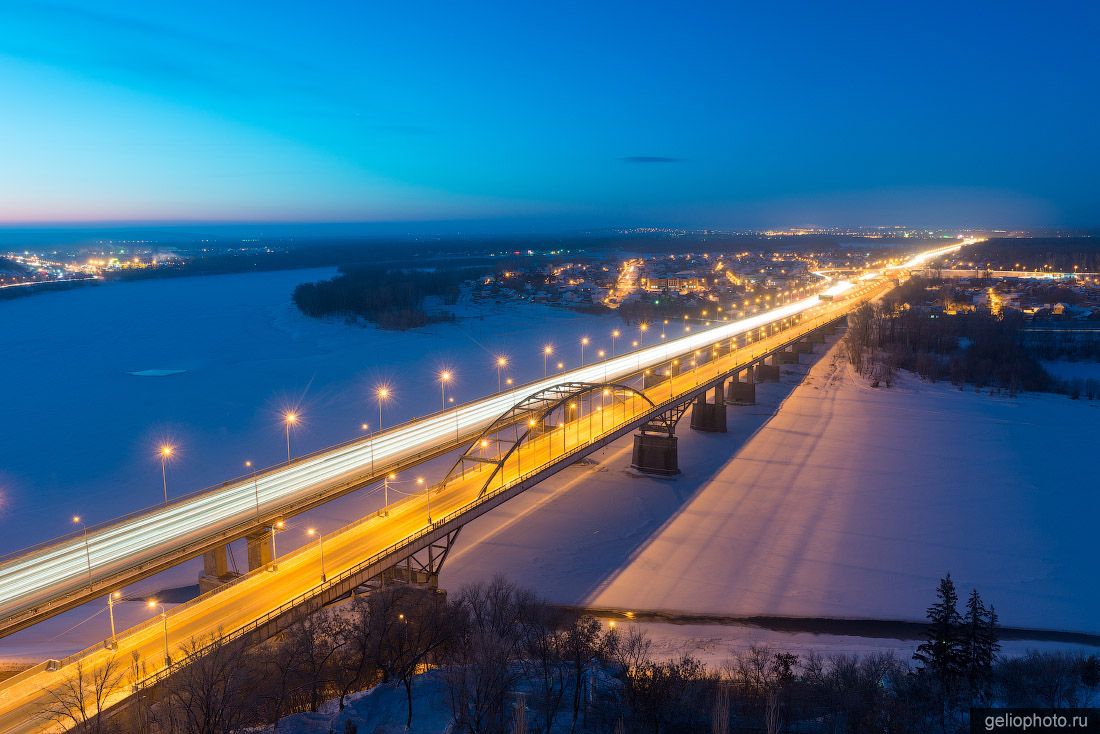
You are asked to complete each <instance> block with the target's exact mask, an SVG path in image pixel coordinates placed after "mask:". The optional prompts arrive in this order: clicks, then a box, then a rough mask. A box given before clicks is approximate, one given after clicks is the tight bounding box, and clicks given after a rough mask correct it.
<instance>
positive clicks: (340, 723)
mask: <svg viewBox="0 0 1100 734" xmlns="http://www.w3.org/2000/svg"><path fill="white" fill-rule="evenodd" d="M412 689H413V720H412V726H411V727H410V728H408V729H406V728H405V721H406V717H407V716H408V708H407V707H408V703H407V701H406V698H405V689H404V687H402V686H401V685H400V684H398V685H389V684H386V685H378V686H375V687H374V688H370V689H368V690H366V691H362V692H360V693H355V694H352V695H351V696H349V697H348V699H347V702H346V704H345V706H344V710H343V711H340V710H339V709H340V707H339V702H338V701H337V700H335V699H334V700H331V701H326V702H325V703H324V704H323V705H322V706H321V707H320V710H319V711H317V712H312V713H311V712H306V713H301V714H293V715H291V716H286V717H284V718H282V719H280V720H279V734H329V732H342V731H344V722H345V721H352V722H354V723H355V725H356V727H357V730H358V731H359V732H362V734H398V733H399V732H400V734H443V733H444V732H448V731H450V728H451V720H452V717H451V711H450V707H449V705H448V703H447V701H448V699H447V688H446V684H445V682H444V680H443V673H442V671H440V670H430V671H428V672H427V673H423V674H421V675H418V676H416V677H415V678H413V681H412ZM257 731H260V732H264V733H265V734H267V733H268V732H273V731H274V728H273V727H267V728H265V729H259V730H257Z"/></svg>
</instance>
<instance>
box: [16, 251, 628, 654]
mask: <svg viewBox="0 0 1100 734" xmlns="http://www.w3.org/2000/svg"><path fill="white" fill-rule="evenodd" d="M334 273H335V271H334V270H333V269H328V268H325V269H313V270H298V271H284V272H273V273H250V274H236V275H222V276H211V277H194V278H172V279H164V280H148V281H136V282H131V283H114V284H106V285H101V286H96V287H89V288H80V289H74V290H70V291H59V292H55V293H46V294H42V295H39V296H36V297H34V298H24V299H16V300H14V301H8V302H5V303H2V304H0V345H2V347H0V348H2V354H3V358H2V359H0V384H2V385H4V390H3V397H2V401H3V402H2V405H3V421H2V423H0V554H3V553H8V552H12V551H16V550H18V549H20V548H23V547H26V546H28V545H31V544H33V543H37V542H41V541H44V540H48V539H52V538H54V537H57V536H59V535H62V534H65V533H69V532H72V531H73V530H74V526H73V524H72V523H71V517H72V516H73V515H74V514H79V515H81V516H82V518H83V519H85V520H86V521H87V522H88V523H89V524H95V523H99V522H103V521H106V520H109V519H111V518H114V517H118V516H120V515H122V514H125V513H128V512H132V511H135V510H138V509H141V508H144V507H147V506H150V505H152V504H155V503H157V502H159V501H160V500H161V497H162V487H161V475H160V462H159V458H158V457H157V455H156V446H157V444H158V443H159V442H160V441H162V440H164V439H168V440H171V441H172V442H173V443H174V444H175V446H176V452H175V456H174V458H173V460H172V462H171V463H170V464H169V465H168V491H169V494H170V495H171V496H179V495H181V494H184V493H187V492H191V491H195V490H198V489H201V488H203V487H206V486H210V485H214V484H217V483H220V482H222V481H224V480H226V479H229V478H231V477H234V476H240V475H242V474H244V473H245V472H246V471H247V470H246V468H245V467H244V462H245V460H250V461H252V462H253V464H254V465H255V466H257V467H263V466H266V465H270V464H274V463H276V462H279V461H280V460H283V459H285V456H286V454H285V451H286V445H285V442H284V434H283V425H282V423H281V410H282V409H283V408H285V407H287V406H295V407H297V408H298V410H299V412H300V413H301V415H302V425H301V428H300V429H298V430H296V431H295V432H294V434H293V435H292V441H293V450H294V453H295V454H300V453H305V452H308V451H312V450H316V449H320V448H323V447H325V446H329V445H332V444H334V443H337V442H339V441H343V440H346V439H348V438H352V437H354V436H356V435H357V434H360V432H361V428H360V426H361V424H362V423H364V422H367V423H369V424H370V425H371V426H372V427H374V426H376V424H377V420H378V406H377V403H376V402H375V401H374V398H373V387H374V386H375V385H376V384H378V383H379V382H382V381H386V382H389V383H390V384H391V385H392V388H393V399H392V400H390V401H389V402H388V403H387V405H386V406H385V410H384V421H385V425H394V424H396V423H398V422H400V421H404V420H407V419H409V418H412V417H414V416H416V415H422V414H425V413H429V412H432V411H435V410H438V409H439V405H440V392H439V383H438V382H437V381H436V374H437V373H438V371H439V369H440V368H441V367H443V366H447V367H448V368H450V369H451V371H452V372H453V373H454V379H453V381H452V382H451V383H450V384H449V385H448V386H447V395H448V397H454V398H455V399H456V400H457V401H459V402H461V401H465V400H469V399H472V398H475V397H479V396H481V395H483V394H485V393H486V392H488V391H490V390H493V389H495V387H496V370H495V367H494V366H493V361H494V358H495V355H497V354H506V355H508V356H509V359H510V370H511V371H510V374H511V376H513V377H514V378H515V379H516V380H517V382H525V381H527V380H530V379H534V378H536V377H541V375H542V348H543V345H544V344H546V343H547V342H551V343H554V344H555V345H556V347H557V349H556V354H555V358H556V359H560V360H562V361H564V362H565V363H566V364H568V365H569V366H576V362H577V358H578V349H579V347H578V346H577V340H578V339H579V337H580V336H581V335H582V334H587V335H590V337H591V339H592V345H593V347H592V348H603V349H610V346H611V344H610V341H611V337H610V332H611V330H612V329H613V328H616V327H621V321H620V320H619V318H618V317H617V316H614V315H601V316H596V315H586V314H578V313H576V312H572V311H568V310H565V309H560V308H552V307H548V306H537V305H531V304H508V303H505V304H490V305H480V304H473V303H460V304H459V306H458V308H457V310H458V312H459V316H460V319H459V321H458V322H457V323H447V324H436V325H432V326H428V327H424V328H421V329H415V330H411V331H406V332H393V331H382V330H379V329H376V328H373V327H370V326H361V325H349V324H347V323H345V322H344V321H343V320H339V319H334V320H328V321H321V320H316V319H310V318H307V317H305V316H303V315H302V314H300V313H299V312H298V310H297V309H296V308H295V307H294V305H293V304H292V303H291V301H290V296H291V292H292V291H293V289H294V286H295V285H297V284H298V283H302V282H306V281H313V280H318V279H322V278H328V277H331V276H332V275H333V274H334ZM535 325H537V326H535ZM551 369H553V363H552V364H551ZM442 463H444V462H442V461H441V462H436V464H435V465H432V466H428V467H426V468H425V470H424V471H425V472H426V473H427V472H430V471H431V470H432V469H433V468H434V469H436V470H437V471H439V470H440V469H439V467H440V466H441V465H442ZM448 467H449V464H448V465H447V466H443V467H442V470H443V471H445V470H446V468H448ZM428 476H431V475H430V474H428ZM401 488H402V487H401V485H397V489H401ZM376 504H377V499H376V496H375V493H374V492H372V491H360V492H357V493H355V494H352V495H349V496H347V497H345V498H342V499H341V500H338V501H335V502H331V503H329V504H327V505H325V506H324V507H322V508H319V509H318V510H316V511H314V512H311V513H309V514H308V516H302V517H300V518H295V523H293V524H291V527H290V529H289V531H288V532H286V533H284V534H282V535H281V536H280V538H279V548H280V551H282V550H288V549H290V548H291V547H293V546H296V545H299V544H301V543H302V542H304V541H305V540H306V536H305V534H304V530H303V527H304V526H305V525H306V524H309V525H312V526H314V527H317V528H319V529H320V530H322V531H323V532H328V531H331V530H334V529H336V528H337V527H339V526H341V525H344V524H346V523H348V522H351V521H353V520H355V519H357V518H359V517H361V516H362V515H364V514H366V513H368V512H370V511H371V510H372V509H374V507H375V506H376ZM307 517H308V519H306V518H307ZM299 526H302V527H299ZM234 550H235V556H236V558H237V560H238V563H240V564H241V565H243V564H244V552H243V546H242V547H238V548H235V549H234ZM199 568H200V561H198V560H194V561H191V562H189V563H185V564H182V565H180V566H178V567H176V568H173V569H171V570H169V571H166V572H164V573H162V574H158V575H157V576H155V577H152V578H150V579H146V580H144V581H142V582H139V583H137V584H135V585H133V586H131V587H129V588H127V589H125V590H124V593H125V594H126V595H127V596H128V597H131V598H133V599H134V601H130V602H123V603H121V604H120V605H118V606H117V607H116V609H115V612H116V621H117V622H118V625H119V626H120V627H122V626H124V625H125V624H132V623H136V622H137V621H139V620H142V619H144V618H145V617H146V616H147V615H148V610H147V609H145V607H144V605H143V604H142V603H141V602H140V599H141V598H142V597H143V596H147V595H151V594H152V593H154V592H160V591H161V590H162V589H164V588H166V587H183V586H190V585H193V584H195V583H196V580H197V578H198V573H199ZM106 617H107V613H106V602H105V600H104V602H103V603H102V604H92V605H86V606H84V607H81V608H79V609H75V610H72V611H70V612H67V613H65V614H62V615H59V616H58V617H55V618H53V619H50V620H47V621H46V622H43V623H41V624H39V625H36V626H35V627H33V628H30V629H28V630H24V631H23V632H20V633H17V634H16V635H13V636H9V637H6V638H4V639H3V640H2V641H0V657H3V658H5V659H12V658H16V659H35V660H40V659H42V658H43V657H45V656H47V655H49V656H54V657H57V656H62V655H65V654H68V653H70V652H74V651H76V650H79V649H81V648H83V647H85V646H87V645H90V644H94V643H95V642H97V641H100V640H103V639H105V638H106V637H107V636H108V634H109V624H108V621H107V619H106ZM124 620H125V621H124Z"/></svg>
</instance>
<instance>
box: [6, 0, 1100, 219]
mask: <svg viewBox="0 0 1100 734" xmlns="http://www.w3.org/2000/svg"><path fill="white" fill-rule="evenodd" d="M578 21H580V22H578ZM1098 29H1100V11H1098V10H1097V8H1096V7H1095V6H1090V5H1086V4H1083V3H1066V4H1064V5H1063V8H1062V12H1059V13H1052V12H1049V11H1047V10H1045V9H1040V8H1036V7H1031V6H1029V5H1027V4H1024V3H1013V4H1007V5H1006V4H997V5H989V6H968V7H965V8H959V7H957V6H956V5H954V4H949V3H934V4H931V5H923V6H921V7H919V8H908V7H902V6H897V7H893V6H891V7H879V6H868V7H866V8H864V7H862V6H859V5H856V6H853V7H850V8H842V9H837V8H822V7H819V6H817V5H816V4H814V3H800V4H798V5H797V6H795V7H794V8H785V9H782V10H779V9H771V8H764V7H758V8H736V9H735V8H714V7H710V6H709V5H706V4H698V5H690V6H686V7H678V8H676V9H675V10H673V9H670V8H666V7H663V6H659V5H643V6H637V5H636V4H630V5H627V4H624V3H611V4H609V5H608V6H606V7H601V8H599V9H591V8H589V9H586V10H585V11H584V14H583V15H579V14H578V13H571V12H567V11H560V10H556V9H545V8H516V7H512V6H508V5H488V6H484V7H479V8H456V7H449V6H444V5H440V6H437V7H434V8H432V9H430V12H427V13H424V12H413V11H410V10H407V9H401V8H384V9H367V8H361V7H359V6H357V5H355V4H350V3H345V4H337V5H334V6H331V7H330V8H329V9H328V11H327V12H326V13H325V14H323V15H318V14H317V13H315V12H313V10H312V9H308V8H297V7H282V8H279V12H276V13H258V12H256V11H255V10H254V8H253V6H249V5H242V6H235V7H233V8H228V9H227V8H224V7H223V6H221V5H218V4H216V3H210V2H200V3H196V4H193V5H191V6H188V9H187V12H183V11H180V10H176V9H173V8H166V7H159V6H148V5H143V4H139V3H136V2H130V1H129V0H115V1H113V2H109V3H104V4H102V5H99V6H97V9H95V10H91V9H84V8H79V7H76V6H65V5H57V4H50V3H38V2H30V1H25V0H24V1H18V0H17V2H14V3H9V4H6V5H5V6H4V7H3V8H0V59H3V63H2V64H0V85H2V86H3V87H4V88H5V90H6V93H5V97H6V99H7V100H8V101H9V102H10V104H9V105H8V113H7V114H6V115H5V116H4V119H3V120H0V156H2V157H3V159H4V160H5V165H6V169H7V171H6V173H7V175H6V176H5V177H4V179H3V181H0V200H2V201H4V202H5V204H4V206H3V208H2V209H0V226H4V227H20V226H22V227H43V226H45V227H50V226H68V225H72V226H89V225H90V224H93V223H94V225H95V226H102V227H113V226H118V224H119V223H120V222H124V223H126V226H135V227H148V226H213V225H212V224H211V223H215V222H217V223H220V224H222V225H229V224H231V223H245V224H247V223H257V222H266V223H268V224H267V225H264V226H276V225H287V226H296V223H305V224H308V223H312V226H328V225H329V224H331V225H337V223H343V226H347V225H346V223H349V222H355V223H359V224H358V225H357V226H362V227H381V228H386V227H396V228H402V227H403V228H412V229H417V230H423V231H437V230H439V229H448V228H451V229H462V230H465V231H471V232H485V231H491V232H503V231H505V230H509V229H510V230H512V231H515V232H534V231H540V232H543V231H551V232H561V231H575V230H583V229H591V228H598V229H606V228H614V227H621V226H638V227H668V228H684V229H703V228H714V229H762V228H766V227H771V226H789V225H792V224H795V223H810V222H812V223H815V224H816V225H817V226H821V227H836V226H854V225H852V222H908V223H916V224H919V225H921V226H924V225H925V224H927V225H930V226H931V227H932V228H960V227H973V228H993V227H995V228H1005V229H1031V228H1070V229H1091V228H1095V227H1097V226H1098V225H1100V220H1098V219H1097V213H1096V212H1097V211H1098V207H1097V203H1098V199H1100V191H1098V189H1097V183H1096V180H1095V176H1094V175H1093V172H1094V171H1095V170H1096V169H1097V167H1098V166H1100V146H1098V145H1097V144H1096V141H1095V139H1094V136H1093V135H1092V131H1091V128H1090V124H1091V120H1093V119H1095V118H1096V116H1097V113H1098V112H1100V101H1098V100H1097V98H1096V97H1095V95H1093V94H1092V93H1091V91H1092V90H1093V89H1095V87H1096V82H1097V72H1096V71H1095V70H1096V69H1100V51H1098V49H1097V47H1096V46H1095V44H1093V43H1091V38H1092V37H1093V36H1094V35H1095V32H1096V31H1097V30H1098ZM1023 49H1026V52H1025V51H1023ZM441 223H446V224H441ZM624 223H627V224H624Z"/></svg>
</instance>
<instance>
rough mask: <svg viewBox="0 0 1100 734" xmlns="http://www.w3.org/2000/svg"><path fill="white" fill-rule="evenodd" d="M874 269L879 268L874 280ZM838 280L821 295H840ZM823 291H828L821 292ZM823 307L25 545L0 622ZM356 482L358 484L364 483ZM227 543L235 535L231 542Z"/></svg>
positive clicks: (609, 363)
mask: <svg viewBox="0 0 1100 734" xmlns="http://www.w3.org/2000/svg"><path fill="white" fill-rule="evenodd" d="M963 244H969V242H963V243H960V244H957V245H952V246H949V247H946V248H938V249H936V250H931V251H928V252H926V253H921V254H919V255H917V256H915V257H914V258H912V259H911V260H909V261H908V262H907V263H906V264H904V265H901V266H894V268H893V269H897V268H905V267H914V266H915V265H917V264H921V263H923V262H925V261H926V260H927V259H930V258H933V257H937V256H939V255H942V254H945V253H947V252H951V251H954V250H956V249H958V248H959V247H961V246H963ZM882 272H883V271H879V273H880V274H881V273H882ZM854 287H855V286H854V285H853V284H852V283H850V282H847V281H844V282H840V283H837V284H835V285H833V286H831V287H830V289H829V291H834V290H835V291H837V292H838V294H842V293H846V292H848V291H850V290H851V289H852V288H854ZM826 292H828V291H826ZM826 307H827V304H825V303H824V302H823V301H822V300H821V299H820V298H819V297H818V296H817V295H814V296H811V297H809V298H804V299H801V300H799V301H795V302H792V303H788V304H786V305H784V306H780V307H778V308H774V309H772V310H770V311H766V312H764V313H761V314H757V315H755V316H750V317H747V318H744V319H741V320H739V321H735V322H729V323H721V324H719V325H716V326H714V327H712V328H710V329H706V330H703V331H699V332H696V333H692V334H689V335H687V336H683V337H680V338H678V339H675V340H670V341H667V342H662V343H659V344H656V345H654V346H650V347H645V348H642V349H639V350H637V351H635V352H630V353H627V354H625V355H622V356H620V357H613V358H611V359H607V360H605V361H603V362H597V363H594V364H591V365H588V366H585V367H581V368H579V369H576V370H572V371H568V372H564V373H560V374H557V375H554V376H552V377H547V378H545V379H542V380H537V381H535V382H532V383H528V384H526V385H520V386H516V387H514V388H512V389H510V390H508V391H505V392H503V393H499V394H495V395H491V396H489V397H486V398H482V399H480V400H476V401H473V402H470V403H466V404H464V405H461V406H458V407H455V408H452V409H450V410H447V411H444V412H441V413H437V414H435V415H431V416H427V417H424V418H421V419H419V420H416V421H413V422H410V423H407V424H404V425H401V426H397V427H395V428H392V429H389V430H387V431H384V432H380V433H377V434H375V435H374V436H373V437H372V438H369V439H363V440H360V441H356V442H354V443H350V444H345V445H342V446H340V447H337V448H335V449H332V450H330V451H327V452H322V453H319V454H317V455H314V456H312V457H307V458H305V459H302V460H299V461H297V462H294V463H292V464H290V465H288V466H286V467H284V468H280V469H275V470H272V471H269V472H268V473H266V474H263V475H259V476H257V477H256V478H255V479H253V478H251V477H247V478H242V479H241V480H239V481H237V482H234V483H231V484H228V485H226V486H224V487H222V488H220V489H218V490H215V491H211V492H208V493H204V494H202V495H198V496H195V497H193V498H185V499H182V500H179V501H177V502H175V503H172V504H169V505H167V506H165V507H162V508H159V509H155V510H151V511H149V512H147V513H144V514H141V515H138V516H136V517H132V518H128V519H125V520H121V521H118V522H116V523H114V524H110V525H106V526H103V527H100V528H93V529H89V533H88V536H87V540H85V538H84V537H73V538H66V539H64V540H62V541H59V542H57V543H54V544H50V545H46V546H43V547H38V548H34V549H31V550H30V551H28V552H26V553H24V554H22V555H16V556H14V557H12V558H10V559H9V560H7V561H6V562H4V563H3V564H0V625H3V626H5V627H6V626H9V625H6V624H4V621H5V620H11V619H13V618H16V617H18V616H20V615H25V614H26V613H27V610H30V609H34V608H36V607H40V606H47V607H48V606H49V605H50V604H52V603H54V602H55V600H60V599H65V598H67V597H69V596H72V595H75V594H78V593H80V592H81V590H82V589H87V588H88V586H89V566H90V567H91V569H92V570H91V577H92V579H93V581H92V583H93V584H94V583H96V580H107V579H110V578H112V577H113V576H115V575H117V574H120V573H125V572H127V571H130V570H133V569H139V568H141V567H142V566H143V565H145V564H149V563H152V562H154V561H156V560H158V559H163V558H164V557H165V556H166V555H169V554H171V553H173V552H174V551H179V550H185V549H186V548H187V547H189V546H191V545H194V544H198V543H201V542H202V541H204V540H209V539H216V538H218V537H219V536H220V535H222V534H224V533H227V532H229V531H231V530H233V529H235V528H239V527H240V526H241V525H242V524H243V523H247V522H249V521H250V520H255V518H256V516H257V496H258V497H259V500H258V501H259V505H260V508H261V510H263V509H264V508H265V507H266V508H267V510H268V511H269V512H270V511H275V510H277V509H278V508H279V507H281V506H291V505H292V503H294V502H296V501H304V500H306V499H308V498H309V497H310V496H312V495H316V494H317V488H318V487H319V486H324V485H325V484H327V483H332V482H335V481H337V480H340V479H342V478H348V477H349V476H351V475H355V474H360V475H361V474H363V472H365V471H368V470H369V469H370V467H371V466H372V462H373V463H374V464H376V465H377V466H378V467H379V470H380V471H381V472H384V471H386V467H387V466H392V465H393V464H395V463H397V462H400V461H402V460H408V459H410V458H413V457H416V456H417V455H419V454H422V453H424V452H425V451H426V450H428V449H430V448H431V447H433V446H439V445H441V444H443V445H445V444H448V443H450V442H453V441H454V439H455V436H456V433H458V434H462V435H468V434H470V433H474V432H477V431H480V430H482V429H484V428H485V427H487V426H489V425H490V424H491V423H492V422H493V421H494V420H495V419H496V418H497V417H498V416H500V415H501V414H503V413H504V412H505V411H507V410H508V409H509V408H511V407H512V406H513V405H515V404H516V403H518V402H520V401H521V400H523V399H524V398H525V397H526V396H528V395H530V394H532V393H535V392H538V391H540V390H543V389H545V388H548V387H552V386H554V385H557V384H559V383H563V382H613V381H616V380H620V379H623V378H626V377H629V376H631V375H635V374H637V373H640V372H642V371H643V370H645V369H649V368H652V367H655V366H657V365H660V364H662V363H664V362H667V361H669V360H671V359H673V358H676V357H679V356H682V355H684V354H686V353H689V352H692V351H694V350H696V349H701V348H703V347H706V346H709V345H711V344H714V343H717V342H721V341H724V340H726V339H731V338H733V337H736V336H740V335H742V334H746V333H748V332H753V331H756V330H758V329H761V328H763V327H767V326H769V325H770V324H772V323H774V322H777V321H781V320H783V319H787V318H791V317H793V316H798V315H812V314H813V313H814V312H815V310H823V309H825V308H826ZM364 483H365V482H364ZM234 537H239V535H238V536H234ZM0 634H2V632H0Z"/></svg>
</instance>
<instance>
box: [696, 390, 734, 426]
mask: <svg viewBox="0 0 1100 734" xmlns="http://www.w3.org/2000/svg"><path fill="white" fill-rule="evenodd" d="M708 392H709V390H708ZM723 393H724V389H723V387H722V386H721V385H719V386H718V387H717V388H715V390H714V402H713V403H708V402H707V393H703V394H702V395H700V396H699V397H697V398H696V399H695V404H694V405H693V406H692V407H691V427H692V429H693V430H696V431H707V432H708V433H725V432H726V400H725V395H724V394H723Z"/></svg>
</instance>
